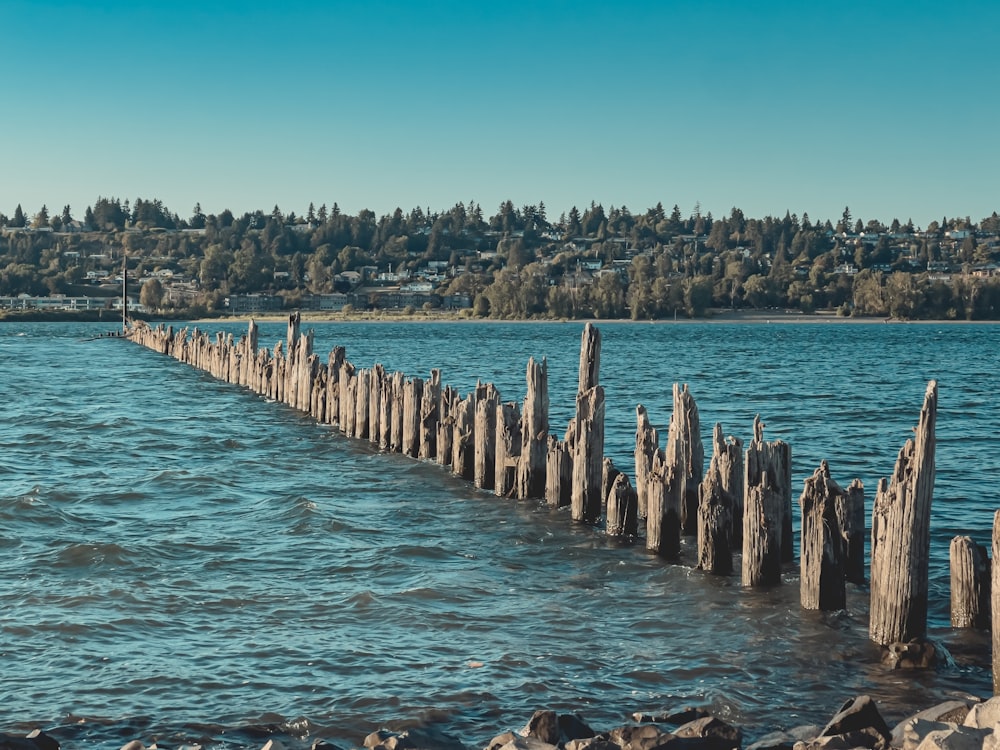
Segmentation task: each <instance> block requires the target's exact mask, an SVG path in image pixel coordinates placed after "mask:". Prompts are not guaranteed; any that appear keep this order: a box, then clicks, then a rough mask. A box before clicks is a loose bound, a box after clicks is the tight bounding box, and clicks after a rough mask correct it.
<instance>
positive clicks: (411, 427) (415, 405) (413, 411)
mask: <svg viewBox="0 0 1000 750" xmlns="http://www.w3.org/2000/svg"><path fill="white" fill-rule="evenodd" d="M423 399H424V381H423V380H422V379H421V378H412V379H411V380H407V381H406V382H405V383H404V384H403V455H404V456H409V457H410V458H417V457H419V455H420V432H421V430H420V416H421V410H422V408H423V406H422V404H423Z"/></svg>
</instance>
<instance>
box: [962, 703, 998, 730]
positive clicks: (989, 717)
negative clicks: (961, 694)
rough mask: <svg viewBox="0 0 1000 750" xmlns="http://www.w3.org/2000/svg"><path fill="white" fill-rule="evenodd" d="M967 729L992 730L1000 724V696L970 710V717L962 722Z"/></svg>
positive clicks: (977, 704) (978, 704)
mask: <svg viewBox="0 0 1000 750" xmlns="http://www.w3.org/2000/svg"><path fill="white" fill-rule="evenodd" d="M962 723H963V724H964V725H965V726H967V727H976V728H979V729H986V728H989V729H992V728H993V727H994V726H996V725H997V724H1000V696H995V697H993V698H990V699H989V700H987V701H984V702H982V703H976V704H975V705H974V706H973V707H972V708H970V709H969V713H968V715H967V716H966V717H965V720H964V721H963V722H962Z"/></svg>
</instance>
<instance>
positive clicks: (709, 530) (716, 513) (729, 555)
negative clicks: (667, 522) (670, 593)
mask: <svg viewBox="0 0 1000 750" xmlns="http://www.w3.org/2000/svg"><path fill="white" fill-rule="evenodd" d="M733 447H735V446H732V445H729V444H727V443H726V441H725V439H724V438H723V436H722V425H721V424H719V423H718V422H716V424H715V430H714V431H713V433H712V460H711V462H710V463H709V466H708V473H707V474H706V475H705V477H704V479H702V481H701V484H700V485H699V486H698V567H699V568H701V569H702V570H707V571H709V572H711V573H715V574H717V575H728V574H729V573H732V572H733V507H734V506H735V504H736V501H735V498H734V497H733V495H732V493H731V492H730V489H729V485H731V484H732V474H733V469H734V464H737V463H738V466H739V468H740V470H741V471H740V473H741V477H740V486H741V487H742V467H743V456H742V453H740V452H739V450H738V449H737V451H736V452H737V453H738V454H739V455H738V461H734V456H733V453H734V451H732V450H730V449H731V448H733Z"/></svg>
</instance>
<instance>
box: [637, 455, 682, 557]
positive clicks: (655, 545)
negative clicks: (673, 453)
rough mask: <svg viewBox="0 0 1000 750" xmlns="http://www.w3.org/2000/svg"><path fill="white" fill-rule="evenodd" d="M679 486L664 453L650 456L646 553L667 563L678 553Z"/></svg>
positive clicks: (675, 474)
mask: <svg viewBox="0 0 1000 750" xmlns="http://www.w3.org/2000/svg"><path fill="white" fill-rule="evenodd" d="M680 488H681V482H680V478H679V477H678V476H677V473H676V471H675V468H674V466H673V465H672V464H671V463H670V461H669V459H668V458H667V454H666V452H665V451H663V450H657V451H656V453H655V454H654V455H653V465H652V467H651V468H650V470H649V486H648V490H647V493H646V502H647V505H646V549H647V550H649V551H650V552H654V553H656V554H657V555H660V556H661V557H665V558H666V559H668V560H676V559H677V558H678V557H680V553H681V489H680Z"/></svg>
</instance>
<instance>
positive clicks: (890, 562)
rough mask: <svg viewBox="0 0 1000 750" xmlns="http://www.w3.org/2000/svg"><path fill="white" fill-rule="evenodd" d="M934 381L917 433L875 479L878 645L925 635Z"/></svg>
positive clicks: (873, 621)
mask: <svg viewBox="0 0 1000 750" xmlns="http://www.w3.org/2000/svg"><path fill="white" fill-rule="evenodd" d="M937 399H938V388H937V381H935V380H932V381H930V383H929V384H928V386H927V392H926V394H925V395H924V405H923V408H922V409H921V410H920V422H919V424H918V426H917V430H916V435H915V437H914V438H913V439H911V440H907V441H906V444H905V445H904V446H903V447H902V448H901V449H900V451H899V456H898V457H897V459H896V468H895V470H894V471H893V474H892V478H891V480H890V481H889V482H887V481H886V480H885V478H883V479H881V480H880V481H879V485H878V490H877V492H876V493H875V505H874V509H873V511H872V546H871V560H872V567H871V608H870V612H871V614H870V621H869V628H868V631H869V636H870V637H871V640H872V641H874V642H875V643H877V644H879V645H880V646H888V645H890V644H892V643H897V642H904V643H905V642H908V641H911V640H914V639H917V640H920V639H923V638H924V637H925V636H926V634H927V591H928V579H927V565H928V558H929V556H930V522H931V498H932V497H933V494H934V473H935V466H934V453H935V442H936V440H935V425H936V422H937Z"/></svg>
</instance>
